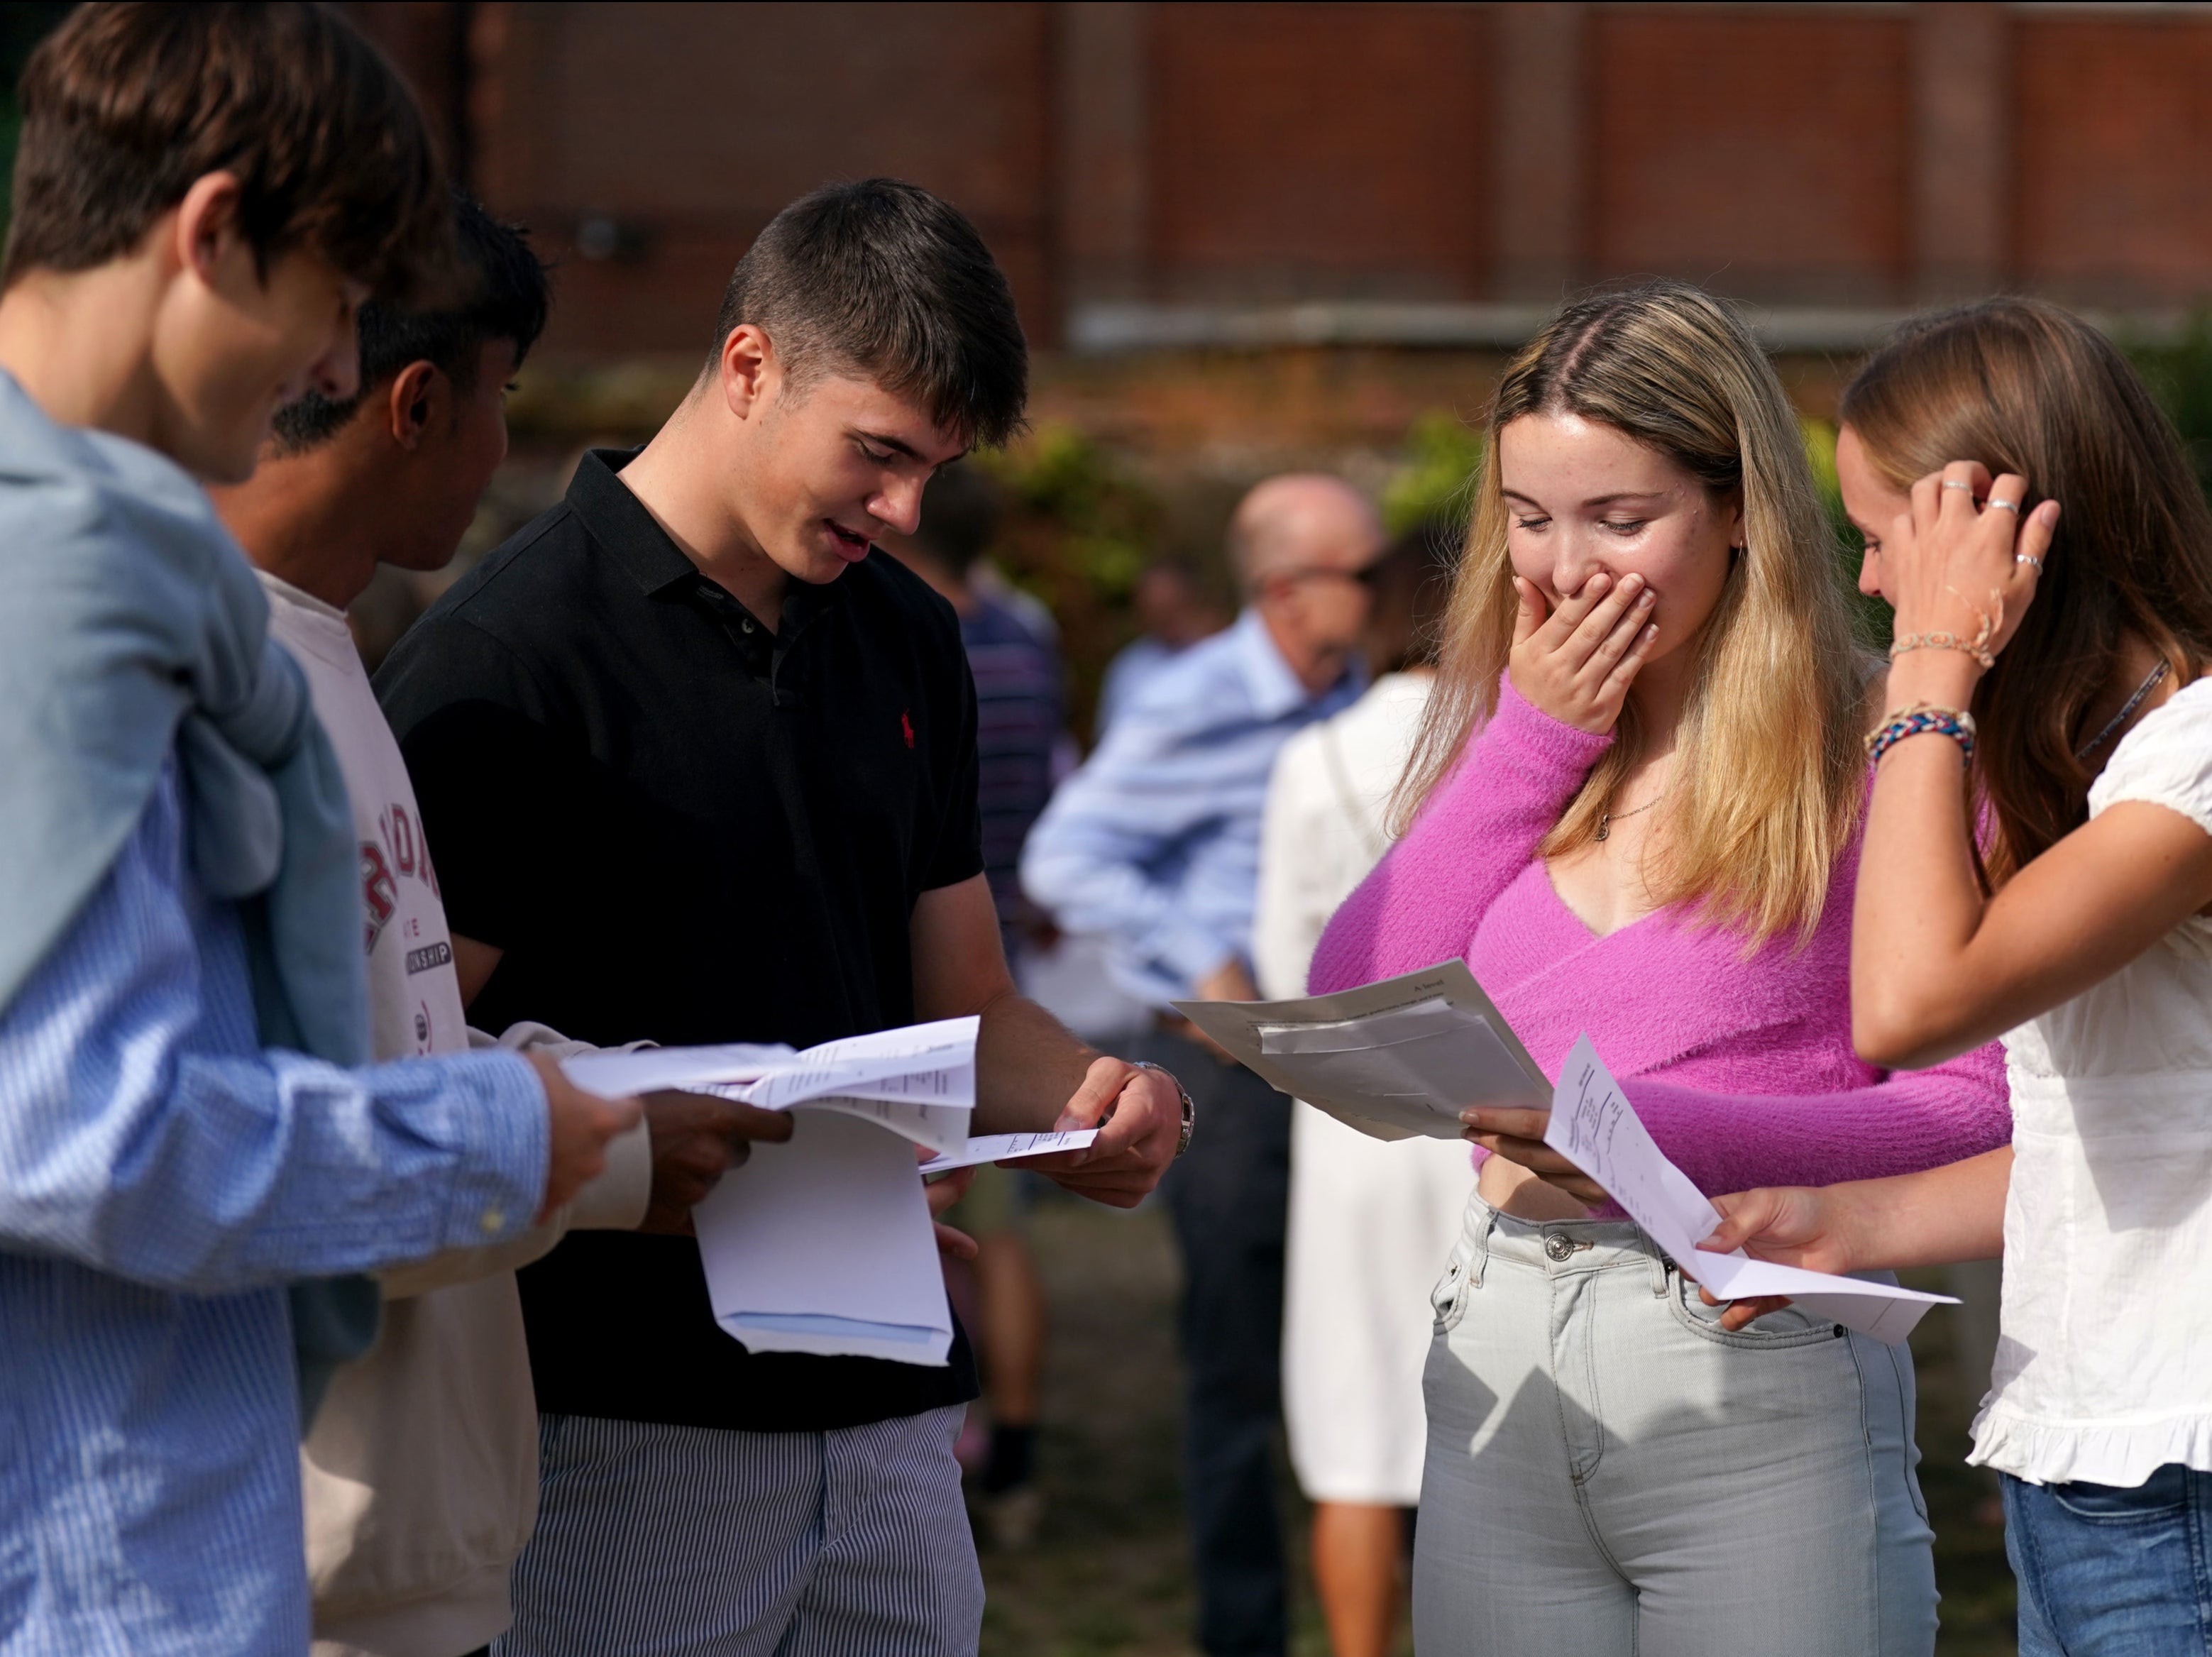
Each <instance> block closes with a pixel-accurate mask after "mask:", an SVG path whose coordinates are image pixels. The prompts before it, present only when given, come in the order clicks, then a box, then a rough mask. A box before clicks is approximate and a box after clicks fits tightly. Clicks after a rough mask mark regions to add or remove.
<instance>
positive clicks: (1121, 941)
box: [1022, 473, 1383, 1657]
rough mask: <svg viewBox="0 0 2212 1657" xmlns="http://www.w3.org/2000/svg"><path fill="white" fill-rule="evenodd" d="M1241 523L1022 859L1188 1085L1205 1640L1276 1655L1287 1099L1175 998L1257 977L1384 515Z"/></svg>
mask: <svg viewBox="0 0 2212 1657" xmlns="http://www.w3.org/2000/svg"><path fill="white" fill-rule="evenodd" d="M1229 543H1230V551H1231V556H1232V557H1233V559H1234V561H1235V563H1236V567H1237V579H1238V581H1239V582H1240V584H1241V585H1242V586H1243V591H1244V593H1245V595H1246V600H1247V604H1246V608H1245V610H1244V612H1243V615H1242V616H1239V617H1238V618H1237V623H1236V625H1235V626H1233V627H1231V628H1229V629H1228V630H1227V631H1226V632H1225V633H1219V634H1215V635H1214V636H1213V637H1212V638H1210V639H1208V640H1205V641H1204V642H1203V643H1200V644H1196V645H1194V646H1191V647H1190V648H1189V649H1188V650H1187V651H1185V652H1182V654H1181V655H1179V656H1178V657H1176V659H1174V660H1173V661H1172V662H1171V663H1170V664H1168V665H1164V666H1163V667H1161V668H1160V669H1159V670H1158V671H1157V672H1156V673H1155V674H1154V675H1153V676H1152V677H1151V678H1150V679H1149V680H1148V681H1146V683H1145V684H1144V685H1143V686H1142V688H1141V689H1139V690H1138V691H1137V693H1136V694H1135V695H1134V697H1133V699H1132V701H1131V702H1130V704H1129V706H1128V707H1127V708H1126V709H1125V710H1122V711H1121V712H1120V713H1117V714H1116V716H1115V720H1114V724H1113V726H1112V728H1111V729H1110V731H1108V733H1107V735H1106V737H1105V740H1104V741H1103V743H1102V744H1101V745H1100V747H1099V749H1098V750H1097V753H1095V754H1094V755H1092V756H1091V760H1090V762H1089V763H1087V764H1086V765H1085V766H1084V768H1082V769H1081V770H1080V771H1079V772H1077V773H1076V774H1075V775H1074V776H1073V777H1071V778H1069V779H1068V780H1067V783H1066V786H1064V787H1063V788H1062V789H1061V790H1060V794H1059V796H1058V797H1057V798H1055V799H1054V801H1053V803H1052V804H1051V805H1050V806H1049V807H1048V809H1047V810H1046V811H1045V814H1044V816H1042V818H1041V819H1039V821H1038V822H1037V825H1036V829H1035V830H1034V831H1033V832H1032V833H1031V835H1030V841H1029V847H1028V849H1027V851H1026V852H1025V853H1024V855H1023V859H1022V882H1023V884H1024V887H1025V888H1026V889H1028V891H1029V894H1030V896H1031V897H1032V898H1034V899H1036V901H1037V902H1038V903H1040V904H1042V906H1043V907H1045V908H1046V909H1048V910H1049V911H1051V912H1052V913H1053V914H1054V918H1055V919H1056V920H1058V922H1059V924H1060V926H1061V927H1062V928H1063V929H1064V930H1066V931H1068V932H1095V933H1101V934H1103V935H1104V936H1105V937H1106V938H1107V940H1108V962H1109V968H1110V969H1111V970H1112V972H1113V974H1114V975H1115V978H1116V980H1118V981H1120V982H1121V985H1122V986H1123V987H1125V988H1127V990H1129V991H1130V992H1132V993H1133V994H1135V995H1137V996H1139V997H1140V998H1142V999H1143V1000H1145V1001H1146V1003H1148V1004H1149V1005H1152V1007H1154V1008H1155V1009H1157V1010H1158V1025H1159V1029H1158V1034H1157V1035H1155V1036H1154V1038H1153V1041H1152V1047H1153V1051H1152V1052H1151V1053H1148V1055H1147V1056H1148V1057H1150V1058H1151V1059H1153V1060H1154V1062H1156V1063H1158V1064H1160V1065H1164V1066H1165V1067H1166V1068H1167V1069H1169V1070H1170V1071H1172V1072H1173V1073H1174V1074H1175V1075H1176V1076H1177V1077H1181V1078H1182V1080H1183V1081H1184V1083H1185V1084H1186V1085H1187V1086H1188V1089H1189V1090H1190V1093H1191V1095H1192V1096H1193V1099H1194V1102H1196V1104H1197V1108H1198V1120H1199V1121H1200V1124H1201V1126H1200V1132H1198V1133H1197V1134H1195V1135H1194V1137H1193V1139H1192V1142H1191V1148H1190V1153H1189V1155H1188V1156H1185V1157H1184V1158H1183V1159H1182V1162H1181V1163H1180V1164H1179V1165H1178V1166H1177V1167H1176V1168H1175V1169H1174V1170H1173V1171H1172V1172H1171V1173H1170V1175H1169V1177H1168V1179H1167V1180H1166V1181H1165V1182H1164V1187H1163V1188H1164V1191H1165V1192H1166V1193H1167V1199H1168V1204H1169V1208H1170V1212H1171V1213H1172V1215H1173V1217H1174V1219H1175V1226H1176V1239H1177V1241H1178V1242H1179V1244H1180V1245H1181V1247H1182V1256H1183V1283H1184V1290H1183V1303H1182V1344H1183V1353H1184V1361H1185V1364H1186V1368H1187V1370H1188V1405H1187V1408H1186V1411H1185V1417H1184V1448H1183V1466H1184V1479H1185V1484H1186V1486H1187V1489H1186V1491H1185V1500H1186V1502H1187V1503H1188V1508H1189V1513H1190V1524H1191V1531H1192V1540H1193V1545H1194V1549H1195V1551H1196V1554H1197V1564H1198V1575H1199V1602H1200V1603H1199V1637H1200V1643H1201V1644H1202V1645H1203V1646H1204V1648H1205V1649H1206V1651H1207V1652H1208V1653H1209V1654H1211V1657H1280V1654H1281V1653H1282V1652H1283V1650H1284V1648H1285V1640H1286V1637H1287V1631H1286V1619H1285V1576H1284V1569H1283V1549H1282V1538H1281V1533H1280V1529H1279V1523H1278V1520H1277V1515H1276V1506H1275V1478H1274V1471H1273V1462H1272V1460H1271V1458H1272V1454H1273V1437H1274V1430H1275V1425H1276V1423H1277V1420H1278V1418H1279V1415H1280V1412H1281V1387H1282V1377H1281V1364H1282V1358H1281V1348H1282V1314H1283V1234H1284V1225H1285V1214H1286V1205H1287V1202H1288V1195H1289V1181H1290V1110H1289V1102H1288V1101H1286V1100H1285V1099H1284V1098H1282V1097H1281V1096H1279V1095H1278V1094H1276V1093H1275V1091H1274V1090H1273V1089H1271V1088H1270V1087H1268V1086H1267V1083H1264V1082H1262V1081H1261V1080H1260V1078H1259V1077H1256V1076H1255V1075H1253V1074H1252V1073H1251V1072H1250V1071H1246V1070H1244V1069H1243V1068H1241V1067H1239V1066H1237V1065H1233V1064H1231V1062H1230V1061H1229V1060H1228V1059H1226V1057H1225V1055H1223V1054H1222V1053H1220V1052H1219V1051H1218V1049H1216V1048H1213V1047H1212V1046H1211V1044H1210V1043H1205V1042H1203V1041H1202V1039H1201V1038H1200V1037H1199V1036H1198V1035H1197V1034H1196V1033H1195V1032H1194V1030H1193V1029H1191V1027H1190V1026H1189V1025H1188V1023H1185V1022H1184V1021H1183V1020H1182V1019H1181V1018H1179V1017H1176V1015H1175V1014H1174V1013H1173V1012H1172V1011H1171V1010H1170V1006H1169V1004H1170V1002H1172V1001H1176V1000H1182V999H1186V998H1191V997H1197V998H1201V999H1207V1000H1239V1001H1249V1000H1256V999H1257V998H1258V994H1259V992H1258V991H1257V990H1255V988H1254V987H1253V984H1252V974H1251V966H1250V959H1251V932H1252V908H1253V901H1254V896H1255V887H1256V884H1257V880H1258V872H1259V854H1260V817H1261V808H1262V806H1263V804H1264V803H1265V800H1266V797H1267V775H1268V773H1269V772H1270V771H1271V770H1272V769H1273V766H1274V762H1275V755H1276V752H1277V750H1279V749H1280V748H1281V746H1282V744H1284V742H1285V740H1287V739H1288V738H1289V737H1291V735H1292V734H1293V733H1294V732H1296V731H1300V730H1302V729H1304V727H1305V726H1306V725H1310V724H1311V723H1312V722H1313V721H1315V720H1316V719H1326V718H1328V716H1329V715H1330V714H1332V713H1336V712H1337V711H1339V710H1340V709H1341V708H1343V707H1347V706H1349V705H1350V704H1351V702H1352V699H1353V697H1354V696H1355V695H1357V694H1358V690H1359V688H1360V687H1359V677H1360V675H1359V670H1358V665H1357V656H1356V652H1357V648H1358V642H1359V636H1360V629H1361V627H1362V625H1363V623H1364V622H1365V620H1366V616H1367V601H1368V594H1367V588H1366V586H1365V584H1364V580H1362V577H1363V575H1364V572H1365V571H1366V569H1367V568H1368V567H1369V566H1370V564H1372V563H1373V562H1374V561H1375V559H1376V557H1377V556H1378V555H1380V553H1381V552H1382V549H1383V526H1382V525H1381V523H1380V522H1379V521H1378V520H1377V519H1376V514H1375V509H1374V507H1372V506H1370V504H1369V503H1368V501H1366V500H1365V498H1364V497H1363V496H1362V495H1359V494H1358V492H1357V491H1355V490H1354V489H1352V488H1351V486H1350V485H1348V484H1346V483H1343V482H1341V481H1340V480H1339V479H1337V478H1334V477H1329V476H1322V475H1319V474H1314V473H1295V474H1290V475H1286V476H1279V477H1273V478H1270V479H1268V480H1267V482H1265V483H1261V484H1260V485H1259V486H1258V487H1257V488H1256V489H1253V490H1252V492H1251V493H1250V494H1249V495H1246V496H1245V497H1244V500H1243V503H1242V504H1241V505H1239V506H1238V507H1237V513H1236V516H1235V517H1234V518H1233V519H1231V523H1230V527H1229ZM1201 1047H1203V1048H1204V1051H1200V1048H1201Z"/></svg>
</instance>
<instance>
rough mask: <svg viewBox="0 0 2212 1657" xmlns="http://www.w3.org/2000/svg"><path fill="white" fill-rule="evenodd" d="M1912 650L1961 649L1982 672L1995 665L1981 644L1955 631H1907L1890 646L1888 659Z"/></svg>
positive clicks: (1893, 659) (1993, 659)
mask: <svg viewBox="0 0 2212 1657" xmlns="http://www.w3.org/2000/svg"><path fill="white" fill-rule="evenodd" d="M1989 630H1990V629H1989V628H1987V627H1984V628H1982V632H1983V633H1984V634H1987V633H1988V632H1989ZM1912 650H1957V651H1962V652H1965V653H1966V655H1969V656H1971V657H1972V658H1973V659H1975V660H1976V661H1978V662H1979V663H1980V664H1981V665H1982V671H1984V673H1986V672H1988V671H1989V670H1990V669H1991V668H1993V667H1995V666H1996V665H1997V659H1996V657H1995V656H1994V655H1992V654H1991V653H1990V652H1989V651H1988V650H1987V649H1986V648H1984V646H1982V645H1981V644H1979V643H1978V642H1977V641H1976V640H1972V639H1968V638H1966V637H1964V636H1963V635H1961V634H1956V633H1908V634H1905V636H1904V637H1903V638H1901V639H1899V640H1898V641H1897V642H1896V643H1895V644H1893V645H1892V646H1890V647H1889V659H1890V660H1892V661H1895V660H1896V659H1898V658H1899V657H1900V656H1902V655H1904V654H1905V652H1907V651H1912Z"/></svg>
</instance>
